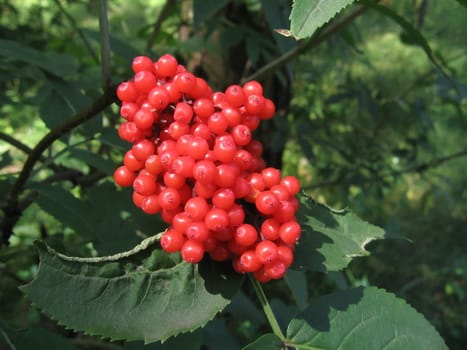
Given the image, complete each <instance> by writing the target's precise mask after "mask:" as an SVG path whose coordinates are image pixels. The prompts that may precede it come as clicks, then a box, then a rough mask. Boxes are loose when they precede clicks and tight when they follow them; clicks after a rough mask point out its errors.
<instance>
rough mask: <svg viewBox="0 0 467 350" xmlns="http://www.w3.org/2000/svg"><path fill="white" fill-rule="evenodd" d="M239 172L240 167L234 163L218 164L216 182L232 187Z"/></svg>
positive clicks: (221, 185)
mask: <svg viewBox="0 0 467 350" xmlns="http://www.w3.org/2000/svg"><path fill="white" fill-rule="evenodd" d="M239 172H240V171H239V169H238V167H237V166H235V165H234V164H232V163H229V164H221V165H218V166H217V173H216V178H215V184H216V185H217V186H219V187H232V186H233V185H234V184H235V180H236V179H237V177H238V175H239Z"/></svg>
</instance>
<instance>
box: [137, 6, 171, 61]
mask: <svg viewBox="0 0 467 350" xmlns="http://www.w3.org/2000/svg"><path fill="white" fill-rule="evenodd" d="M175 4H176V1H175V0H167V1H166V2H165V4H164V7H163V8H162V9H161V12H160V13H159V17H157V20H156V22H154V25H153V26H152V32H151V35H150V36H149V39H148V42H147V43H146V48H145V49H144V52H146V54H149V53H150V52H151V50H152V46H153V45H154V42H155V41H156V38H157V36H158V35H159V32H160V30H161V27H162V23H163V22H164V21H165V20H166V18H167V17H168V16H169V13H170V10H172V7H173V6H174V5H175Z"/></svg>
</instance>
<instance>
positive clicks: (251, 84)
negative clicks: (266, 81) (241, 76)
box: [243, 80, 263, 96]
mask: <svg viewBox="0 0 467 350" xmlns="http://www.w3.org/2000/svg"><path fill="white" fill-rule="evenodd" d="M243 90H244V91H245V95H247V96H249V95H263V86H262V85H261V84H260V83H258V82H257V81H256V80H251V81H248V82H246V83H245V84H244V85H243Z"/></svg>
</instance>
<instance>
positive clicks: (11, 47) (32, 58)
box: [0, 39, 79, 77]
mask: <svg viewBox="0 0 467 350" xmlns="http://www.w3.org/2000/svg"><path fill="white" fill-rule="evenodd" d="M0 56H3V57H4V59H5V60H9V61H20V62H24V63H27V64H31V65H33V66H37V67H39V68H41V69H43V70H44V71H46V72H49V73H51V74H53V75H55V76H57V77H64V76H67V75H71V74H73V73H76V71H77V70H78V66H79V65H78V61H77V60H76V59H75V58H74V57H72V56H68V55H64V54H58V53H51V52H49V53H43V52H41V51H38V50H35V49H33V48H30V47H27V46H23V45H21V44H19V43H17V42H15V41H11V40H5V39H0Z"/></svg>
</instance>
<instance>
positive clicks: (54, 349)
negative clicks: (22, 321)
mask: <svg viewBox="0 0 467 350" xmlns="http://www.w3.org/2000/svg"><path fill="white" fill-rule="evenodd" d="M2 335H3V339H4V341H5V342H6V343H7V344H8V347H7V348H6V349H11V350H31V349H47V350H76V347H74V346H73V345H72V344H70V342H69V341H68V340H67V339H66V338H65V337H63V336H62V335H60V334H58V333H54V332H51V331H49V330H47V329H44V328H40V327H32V328H29V329H25V330H23V331H5V330H3V329H2V328H1V327H0V340H1V339H2ZM1 345H2V342H1V341H0V348H2V349H3V347H1Z"/></svg>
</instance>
